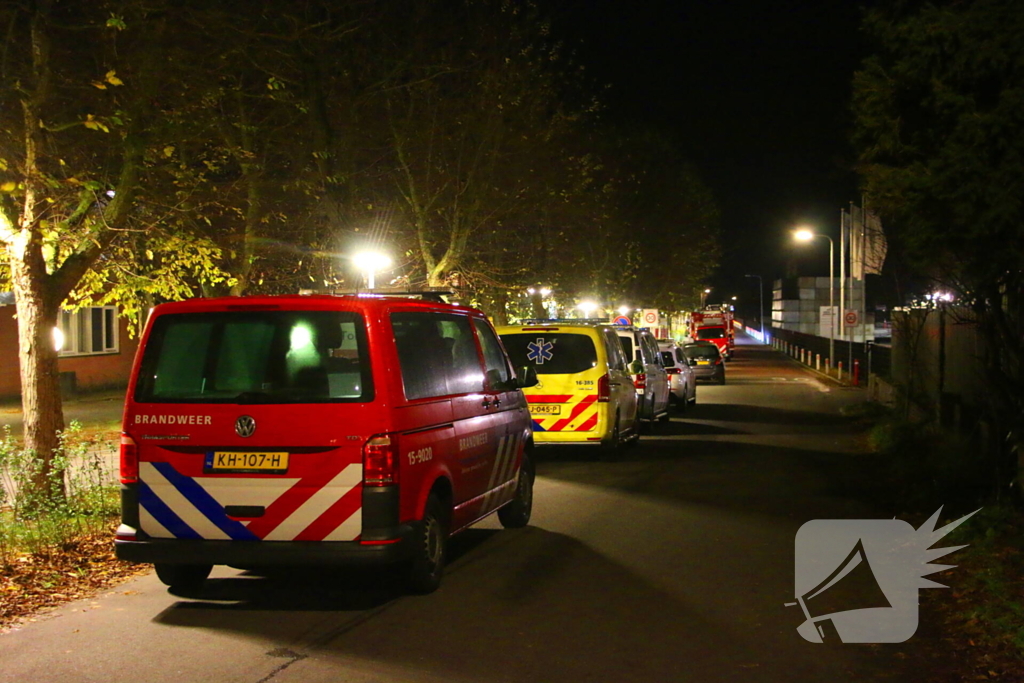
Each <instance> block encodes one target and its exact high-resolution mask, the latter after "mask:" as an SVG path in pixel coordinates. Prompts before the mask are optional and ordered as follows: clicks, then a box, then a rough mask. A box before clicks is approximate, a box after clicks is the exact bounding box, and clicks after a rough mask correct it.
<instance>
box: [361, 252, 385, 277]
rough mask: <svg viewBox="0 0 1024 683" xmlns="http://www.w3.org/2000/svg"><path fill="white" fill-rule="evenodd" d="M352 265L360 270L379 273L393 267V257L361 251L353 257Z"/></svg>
mask: <svg viewBox="0 0 1024 683" xmlns="http://www.w3.org/2000/svg"><path fill="white" fill-rule="evenodd" d="M352 263H354V264H355V266H356V268H358V269H359V270H362V271H367V272H377V271H379V270H384V269H385V268H387V267H389V266H390V265H391V257H389V256H388V255H387V254H382V253H380V252H377V251H361V252H359V253H358V254H356V255H355V256H353V257H352Z"/></svg>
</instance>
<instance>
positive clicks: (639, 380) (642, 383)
mask: <svg viewBox="0 0 1024 683" xmlns="http://www.w3.org/2000/svg"><path fill="white" fill-rule="evenodd" d="M633 386H634V387H636V388H637V389H646V388H647V374H646V373H643V372H641V373H640V374H639V375H637V376H636V377H634V378H633Z"/></svg>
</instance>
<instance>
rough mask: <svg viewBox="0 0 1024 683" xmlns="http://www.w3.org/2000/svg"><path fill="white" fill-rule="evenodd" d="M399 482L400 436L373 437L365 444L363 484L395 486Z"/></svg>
mask: <svg viewBox="0 0 1024 683" xmlns="http://www.w3.org/2000/svg"><path fill="white" fill-rule="evenodd" d="M397 483H398V438H397V437H390V436H374V437H371V438H370V440H369V441H367V442H366V445H365V446H363V485H364V486H393V485H394V484H397Z"/></svg>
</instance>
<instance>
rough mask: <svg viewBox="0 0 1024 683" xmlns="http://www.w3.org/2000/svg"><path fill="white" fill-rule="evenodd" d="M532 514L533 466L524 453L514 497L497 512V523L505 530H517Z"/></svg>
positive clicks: (528, 521) (527, 522) (524, 524)
mask: <svg viewBox="0 0 1024 683" xmlns="http://www.w3.org/2000/svg"><path fill="white" fill-rule="evenodd" d="M532 512H533V464H532V463H531V462H530V459H529V457H527V455H526V453H523V463H522V464H521V465H520V466H519V481H518V482H517V483H516V497H515V498H513V499H512V502H511V503H509V504H508V505H506V506H505V507H503V508H501V509H500V510H498V521H499V522H501V525H502V526H503V527H505V528H506V529H519V528H521V527H524V526H526V525H527V524H529V523H530V513H532Z"/></svg>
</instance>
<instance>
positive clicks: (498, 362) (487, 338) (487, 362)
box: [473, 318, 512, 390]
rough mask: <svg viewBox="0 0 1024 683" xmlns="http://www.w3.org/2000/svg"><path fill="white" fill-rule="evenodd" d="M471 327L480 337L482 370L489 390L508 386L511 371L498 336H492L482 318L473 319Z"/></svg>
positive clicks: (488, 326) (489, 328)
mask: <svg viewBox="0 0 1024 683" xmlns="http://www.w3.org/2000/svg"><path fill="white" fill-rule="evenodd" d="M473 327H475V328H476V333H477V335H479V337H480V346H481V348H483V350H484V372H485V373H486V375H487V383H488V385H489V388H490V389H491V390H503V389H506V388H507V387H508V381H509V379H511V376H512V375H511V373H510V372H509V370H508V363H507V362H506V361H505V352H504V351H502V350H501V345H500V344H499V343H498V338H497V337H496V336H494V332H493V331H492V330H491V326H490V325H488V324H487V323H485V322H484V321H483V320H479V319H477V318H474V319H473Z"/></svg>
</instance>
